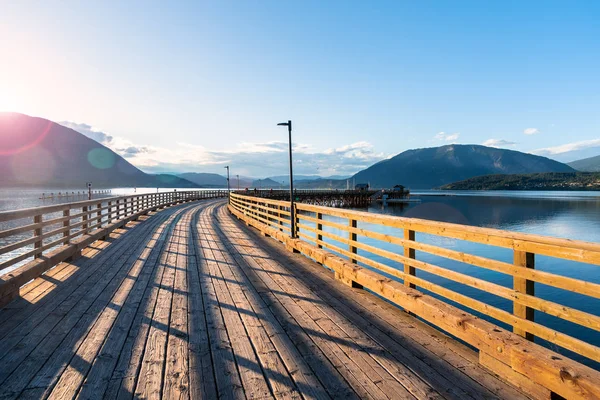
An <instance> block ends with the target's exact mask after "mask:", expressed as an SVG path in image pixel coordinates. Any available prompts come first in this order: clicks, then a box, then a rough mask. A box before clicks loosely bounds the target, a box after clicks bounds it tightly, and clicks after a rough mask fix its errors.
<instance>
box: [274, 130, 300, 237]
mask: <svg viewBox="0 0 600 400" xmlns="http://www.w3.org/2000/svg"><path fill="white" fill-rule="evenodd" d="M277 125H278V126H287V127H288V136H289V149H290V236H291V237H292V239H294V238H295V237H296V226H295V225H296V216H295V215H294V177H293V171H292V121H291V120H288V122H281V123H279V124H277Z"/></svg>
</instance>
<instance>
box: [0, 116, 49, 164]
mask: <svg viewBox="0 0 600 400" xmlns="http://www.w3.org/2000/svg"><path fill="white" fill-rule="evenodd" d="M10 125H11V124H10V123H8V124H6V123H3V124H2V125H0V127H1V128H0V129H2V131H0V139H1V140H0V156H10V155H13V154H19V153H22V152H24V151H27V150H29V149H31V148H34V147H36V146H37V145H38V144H40V143H41V142H42V140H44V138H45V137H46V135H48V132H50V129H51V128H52V122H51V121H48V123H47V124H46V126H45V127H43V128H42V129H41V131H39V132H32V133H31V134H28V135H24V134H22V132H21V131H20V129H19V126H15V127H14V129H12V127H11V126H10Z"/></svg>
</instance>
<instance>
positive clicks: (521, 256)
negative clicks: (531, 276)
mask: <svg viewBox="0 0 600 400" xmlns="http://www.w3.org/2000/svg"><path fill="white" fill-rule="evenodd" d="M513 259H514V264H515V265H516V266H518V267H522V268H532V269H533V268H535V254H534V253H528V252H526V251H520V250H515V251H514V257H513ZM513 288H514V290H515V291H516V292H519V293H524V294H528V295H530V296H535V282H534V281H530V280H528V279H525V278H519V277H517V276H515V277H514V278H513ZM513 314H514V315H515V316H516V317H519V318H524V319H526V320H528V321H533V320H534V310H533V308H531V307H527V306H525V305H523V304H519V303H517V302H516V301H513ZM513 332H514V333H516V334H517V335H521V336H523V337H524V338H525V339H527V340H531V341H533V340H534V335H533V334H532V333H530V332H527V331H525V330H523V329H519V328H517V327H513Z"/></svg>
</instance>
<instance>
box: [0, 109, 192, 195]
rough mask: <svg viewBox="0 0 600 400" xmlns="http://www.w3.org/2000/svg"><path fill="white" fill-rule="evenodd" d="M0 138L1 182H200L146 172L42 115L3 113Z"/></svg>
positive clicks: (64, 184) (178, 184)
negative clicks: (38, 116) (36, 116)
mask: <svg viewBox="0 0 600 400" xmlns="http://www.w3.org/2000/svg"><path fill="white" fill-rule="evenodd" d="M0 143H1V147H0V186H15V187H23V186H29V187H41V186H46V187H48V186H50V187H55V188H76V187H82V188H83V187H85V183H86V182H92V184H93V187H95V188H98V187H100V188H102V187H163V188H164V187H175V188H192V187H197V185H196V184H194V183H192V182H190V181H187V180H185V179H182V178H179V177H176V176H173V175H168V174H161V175H150V174H146V173H144V172H142V171H140V170H139V169H137V168H136V167H134V166H133V165H131V164H130V163H129V162H127V161H126V160H125V159H124V158H123V157H121V156H120V155H118V154H116V153H115V152H113V151H112V150H110V149H108V148H107V147H105V146H103V145H101V144H99V143H97V142H95V141H94V140H92V139H89V138H87V137H86V136H84V135H82V134H81V133H78V132H76V131H74V130H73V129H70V128H66V127H64V126H62V125H59V124H57V123H54V122H52V121H48V120H46V119H43V118H35V117H30V116H27V115H23V114H18V113H0Z"/></svg>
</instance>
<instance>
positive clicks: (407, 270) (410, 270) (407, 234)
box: [404, 228, 416, 289]
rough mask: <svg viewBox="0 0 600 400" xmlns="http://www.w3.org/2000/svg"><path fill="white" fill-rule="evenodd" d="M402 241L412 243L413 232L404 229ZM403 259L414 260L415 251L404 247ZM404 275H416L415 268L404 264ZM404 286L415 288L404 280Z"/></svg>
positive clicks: (413, 238)
mask: <svg viewBox="0 0 600 400" xmlns="http://www.w3.org/2000/svg"><path fill="white" fill-rule="evenodd" d="M404 240H409V241H414V240H415V231H412V230H410V229H406V228H404ZM404 257H406V258H412V259H415V258H416V257H415V249H413V248H411V247H408V246H404ZM404 274H406V275H413V276H414V275H416V270H415V267H413V266H411V265H409V264H404ZM404 286H407V287H410V288H413V289H414V288H416V286H415V284H413V283H410V282H409V281H408V280H406V279H405V280H404Z"/></svg>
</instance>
